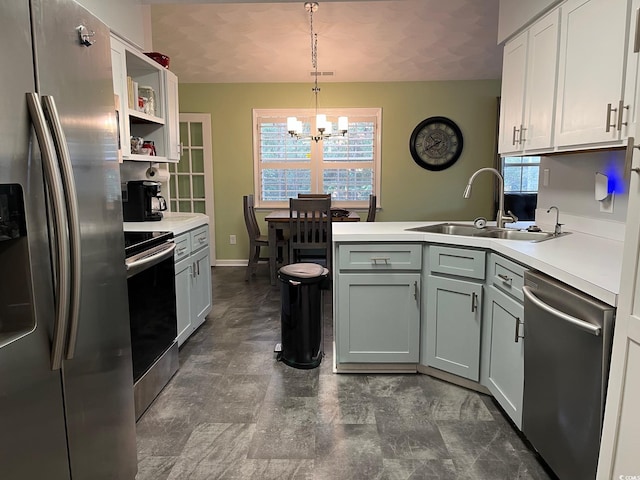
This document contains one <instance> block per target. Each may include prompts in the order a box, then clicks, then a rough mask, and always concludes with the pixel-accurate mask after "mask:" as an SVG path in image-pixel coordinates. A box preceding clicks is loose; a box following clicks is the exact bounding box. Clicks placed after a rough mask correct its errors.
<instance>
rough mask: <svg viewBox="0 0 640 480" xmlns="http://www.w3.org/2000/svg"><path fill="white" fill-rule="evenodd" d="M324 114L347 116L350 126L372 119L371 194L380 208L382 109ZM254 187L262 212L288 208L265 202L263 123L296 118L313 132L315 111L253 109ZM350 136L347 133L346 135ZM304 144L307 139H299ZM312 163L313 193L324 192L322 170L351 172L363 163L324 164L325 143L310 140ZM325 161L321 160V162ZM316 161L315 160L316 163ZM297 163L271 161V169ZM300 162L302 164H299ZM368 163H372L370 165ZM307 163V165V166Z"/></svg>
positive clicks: (342, 203)
mask: <svg viewBox="0 0 640 480" xmlns="http://www.w3.org/2000/svg"><path fill="white" fill-rule="evenodd" d="M321 113H324V114H326V115H327V117H330V118H335V119H337V117H338V116H348V117H349V122H350V123H351V122H352V121H353V120H354V119H359V118H363V119H364V118H367V119H369V118H371V119H373V122H374V135H373V141H374V145H373V162H372V168H373V185H372V192H371V193H372V194H373V195H376V197H377V201H376V203H377V205H376V207H377V208H379V207H380V202H381V196H380V184H381V167H382V154H381V152H382V108H378V107H375V108H357V107H356V108H322V109H321ZM252 115H253V185H254V198H255V206H256V208H263V209H282V208H289V203H288V201H263V200H262V191H261V189H262V175H261V173H262V165H261V161H260V151H261V150H260V146H261V145H260V140H261V138H260V124H261V123H262V122H263V120H264V119H268V118H272V119H282V121H283V123H286V120H287V117H297V118H298V119H304V120H306V119H308V120H309V121H310V123H311V128H312V131H314V130H315V128H314V127H315V125H314V124H315V115H316V110H315V109H311V108H276V109H273V108H272V109H262V108H256V109H253V112H252ZM348 135H349V133H347V136H348ZM300 141H304V140H300ZM310 144H311V149H310V162H309V164H308V166H309V168H310V170H311V193H323V192H322V191H320V190H321V189H322V186H323V184H322V179H323V175H322V174H323V171H324V170H331V169H335V168H339V169H349V168H360V167H361V165H362V163H363V162H358V161H350V162H331V161H326V162H325V161H324V160H323V159H322V155H323V145H324V141H323V140H320V141H318V142H315V141H313V140H311V141H310ZM319 158H320V159H322V160H318V159H319ZM314 159H315V161H314ZM295 163H296V162H286V163H280V164H279V163H277V162H270V163H269V167H271V168H287V167H289V168H291V167H293V166H294V165H295ZM297 163H299V162H297ZM367 163H369V162H367ZM306 165H307V164H306V163H305V166H306ZM332 205H333V206H336V207H343V208H352V209H366V208H368V206H369V202H368V200H367V201H349V200H336V201H334V202H332Z"/></svg>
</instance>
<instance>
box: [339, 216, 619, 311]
mask: <svg viewBox="0 0 640 480" xmlns="http://www.w3.org/2000/svg"><path fill="white" fill-rule="evenodd" d="M436 223H443V222H358V223H356V222H335V223H334V224H333V225H332V235H333V242H334V244H335V243H343V242H410V241H418V242H430V243H443V244H449V245H460V246H473V247H480V248H486V249H490V250H493V251H494V252H496V253H500V254H502V255H504V256H506V257H509V258H511V259H513V260H516V261H517V262H519V263H522V264H525V265H528V266H529V267H531V268H532V269H535V270H538V271H540V272H542V273H545V274H547V275H550V276H552V277H555V278H557V279H558V280H560V281H562V282H564V283H566V284H568V285H571V286H572V287H574V288H577V289H578V290H581V291H583V292H585V293H587V294H589V295H591V296H593V297H595V298H597V299H599V300H601V301H603V302H605V303H607V304H609V305H612V306H617V301H618V293H619V292H620V271H621V269H622V246H623V242H621V241H616V240H609V239H606V238H602V237H597V236H594V235H587V234H585V233H579V232H572V233H571V235H565V236H562V237H559V238H554V239H551V240H547V241H544V242H539V243H533V242H527V241H521V240H500V239H495V238H482V237H465V236H461V235H443V234H437V233H426V232H413V231H406V229H407V228H413V227H420V226H425V225H433V224H436ZM455 223H471V222H455ZM567 231H569V230H567Z"/></svg>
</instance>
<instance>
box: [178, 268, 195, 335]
mask: <svg viewBox="0 0 640 480" xmlns="http://www.w3.org/2000/svg"><path fill="white" fill-rule="evenodd" d="M192 272H193V263H192V262H191V261H190V259H188V258H187V259H185V260H183V261H181V262H178V263H176V312H177V314H178V345H182V344H183V343H184V341H185V340H186V339H187V338H189V335H191V332H192V331H193V326H192V324H191V278H192V277H193V274H192Z"/></svg>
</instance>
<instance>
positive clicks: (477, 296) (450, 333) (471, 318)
mask: <svg viewBox="0 0 640 480" xmlns="http://www.w3.org/2000/svg"><path fill="white" fill-rule="evenodd" d="M426 313H427V321H426V332H425V336H424V338H425V339H426V342H427V345H426V347H427V348H426V352H427V365H429V366H431V367H434V368H438V369H440V370H444V371H446V372H449V373H453V374H454V375H459V376H461V377H464V378H468V379H470V380H474V381H478V380H479V379H480V329H481V327H482V284H480V283H476V282H472V281H468V280H461V279H456V278H446V277H439V276H435V275H429V277H428V280H427V312H426Z"/></svg>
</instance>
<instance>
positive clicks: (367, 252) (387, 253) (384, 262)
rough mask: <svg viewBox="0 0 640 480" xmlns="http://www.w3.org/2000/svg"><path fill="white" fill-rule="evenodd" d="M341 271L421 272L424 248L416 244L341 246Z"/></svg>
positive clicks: (339, 265)
mask: <svg viewBox="0 0 640 480" xmlns="http://www.w3.org/2000/svg"><path fill="white" fill-rule="evenodd" d="M338 268H339V269H340V270H376V271H378V270H379V271H391V270H420V269H421V268H422V246H421V245H416V244H393V245H384V244H383V245H381V244H375V243H373V244H368V245H340V247H339V252H338Z"/></svg>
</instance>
